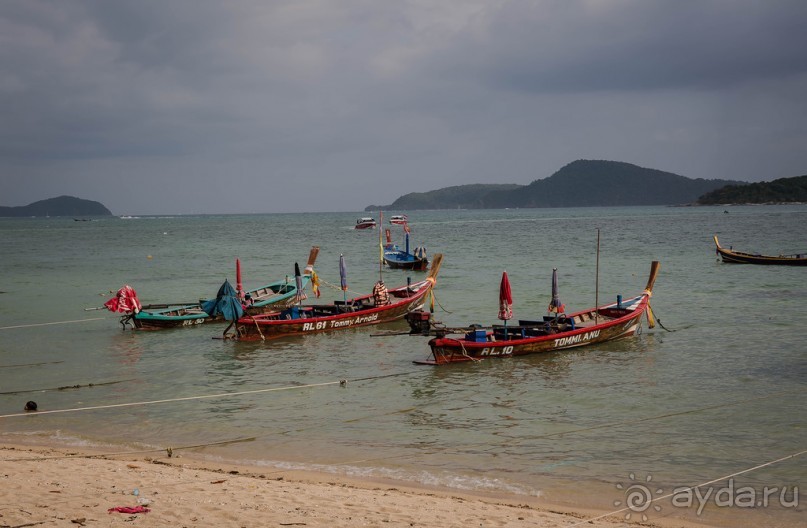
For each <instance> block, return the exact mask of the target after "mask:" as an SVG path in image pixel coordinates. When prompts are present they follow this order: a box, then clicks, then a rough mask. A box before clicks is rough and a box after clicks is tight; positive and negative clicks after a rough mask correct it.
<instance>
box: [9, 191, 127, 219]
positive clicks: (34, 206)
mask: <svg viewBox="0 0 807 528" xmlns="http://www.w3.org/2000/svg"><path fill="white" fill-rule="evenodd" d="M0 216H14V217H26V216H82V217H83V216H112V212H111V211H110V210H109V209H107V208H106V207H104V206H103V205H102V204H101V203H100V202H94V201H92V200H83V199H81V198H76V197H74V196H59V197H56V198H48V199H47V200H40V201H38V202H34V203H31V204H28V205H23V206H19V207H2V206H0Z"/></svg>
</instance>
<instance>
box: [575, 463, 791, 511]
mask: <svg viewBox="0 0 807 528" xmlns="http://www.w3.org/2000/svg"><path fill="white" fill-rule="evenodd" d="M805 453H807V449H805V450H804V451H799V452H798V453H793V454H792V455H787V456H784V457H782V458H777V459H776V460H770V461H768V462H764V463H762V464H759V465H756V466H754V467H750V468H748V469H743V470H742V471H737V472H736V473H732V474H731V475H726V476H723V477H719V478H716V479H712V480H710V481H708V482H702V483H700V484H696V485H695V486H690V487H688V488H684V489H676V490H675V491H674V492H672V493H668V494H667V495H662V496H660V497H656V498H654V499H650V500H649V501H647V503H646V504H647V505H650V504H652V503H654V502H658V501H660V500H662V499H669V498H670V497H673V496H675V495H677V494H679V493H682V492H687V491H692V490H695V489H698V488H701V487H703V486H708V485H710V484H714V483H715V482H721V481H723V480H728V479H730V478H734V477H737V476H739V475H744V474H745V473H750V472H752V471H756V470H757V469H762V468H764V467H768V466H772V465H774V464H778V463H779V462H784V461H785V460H790V459H791V458H796V457H800V456H801V455H803V454H805ZM644 506H645V503H642V507H644ZM628 510H631V511H632V509H631V507H630V506H628V507H625V508H622V509H621V510H616V511H612V512H608V513H604V514H602V515H599V516H597V517H592V518H591V519H586V520H585V521H581V522H578V523H574V524H570V525H569V526H570V527H571V526H582V525H584V524H590V523H592V522H594V521H598V520H600V519H604V518H605V517H610V516H612V515H616V514H618V513H622V512H626V511H628Z"/></svg>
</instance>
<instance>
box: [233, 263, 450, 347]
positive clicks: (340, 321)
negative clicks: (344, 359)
mask: <svg viewBox="0 0 807 528" xmlns="http://www.w3.org/2000/svg"><path fill="white" fill-rule="evenodd" d="M442 261H443V256H442V255H441V254H439V253H437V254H435V255H434V261H433V262H432V265H431V269H430V270H429V275H428V276H427V277H426V278H425V279H424V280H422V281H419V282H413V283H411V284H406V285H404V286H399V287H397V288H393V289H391V290H387V288H386V286H385V285H384V283H383V282H382V281H378V282H377V283H376V285H375V287H374V288H373V293H372V294H369V295H362V296H359V297H353V298H347V297H344V299H343V300H342V301H334V302H333V304H315V305H302V304H301V305H296V306H291V307H289V308H287V309H285V310H282V311H278V312H273V313H267V314H262V315H245V316H244V317H241V318H240V319H239V320H238V324H237V326H236V336H235V339H238V340H242V341H256V340H263V339H269V338H274V337H280V336H288V335H300V334H313V333H319V332H330V331H334V330H345V329H348V328H354V327H357V326H367V325H375V324H379V323H386V322H390V321H395V320H397V319H401V318H403V317H404V316H406V314H408V313H409V312H411V311H413V310H418V309H420V308H422V307H423V305H424V304H425V302H426V298H427V296H428V295H429V293H430V292H431V291H432V289H433V288H434V286H435V284H436V283H437V273H438V271H439V270H440V265H441V263H442ZM340 275H341V276H342V290H343V291H345V292H346V291H347V283H346V279H345V271H344V264H343V260H342V259H340Z"/></svg>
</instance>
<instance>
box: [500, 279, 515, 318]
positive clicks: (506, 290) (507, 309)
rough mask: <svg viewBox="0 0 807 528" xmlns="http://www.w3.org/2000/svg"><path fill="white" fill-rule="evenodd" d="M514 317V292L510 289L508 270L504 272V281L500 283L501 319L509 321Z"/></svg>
mask: <svg viewBox="0 0 807 528" xmlns="http://www.w3.org/2000/svg"><path fill="white" fill-rule="evenodd" d="M512 318H513V293H512V292H511V290H510V279H508V278H507V272H506V271H505V272H502V282H501V284H500V285H499V319H501V320H502V321H507V320H508V319H512Z"/></svg>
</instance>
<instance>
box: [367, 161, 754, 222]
mask: <svg viewBox="0 0 807 528" xmlns="http://www.w3.org/2000/svg"><path fill="white" fill-rule="evenodd" d="M742 183H744V182H738V181H733V180H705V179H702V178H697V179H692V178H687V177H684V176H680V175H678V174H673V173H671V172H664V171H660V170H656V169H648V168H644V167H639V166H637V165H633V164H630V163H624V162H619V161H603V160H578V161H574V162H572V163H569V164H568V165H566V166H564V167H563V168H561V169H560V170H559V171H557V172H555V173H554V174H553V175H551V176H549V177H548V178H545V179H540V180H535V181H533V182H532V183H530V184H529V185H519V184H504V185H502V184H499V185H487V184H475V185H460V186H455V187H446V188H443V189H438V190H435V191H429V192H422V193H409V194H406V195H404V196H401V197H400V198H398V199H397V200H395V201H394V202H393V203H392V204H390V205H371V206H368V207H367V208H365V211H377V210H417V209H503V208H508V207H509V208H530V207H589V206H624V205H682V204H692V203H695V202H696V201H697V200H698V198H699V197H701V196H703V195H704V194H705V193H707V192H709V191H713V190H715V189H719V188H722V187H725V186H727V185H738V184H740V185H741V184H742Z"/></svg>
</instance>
